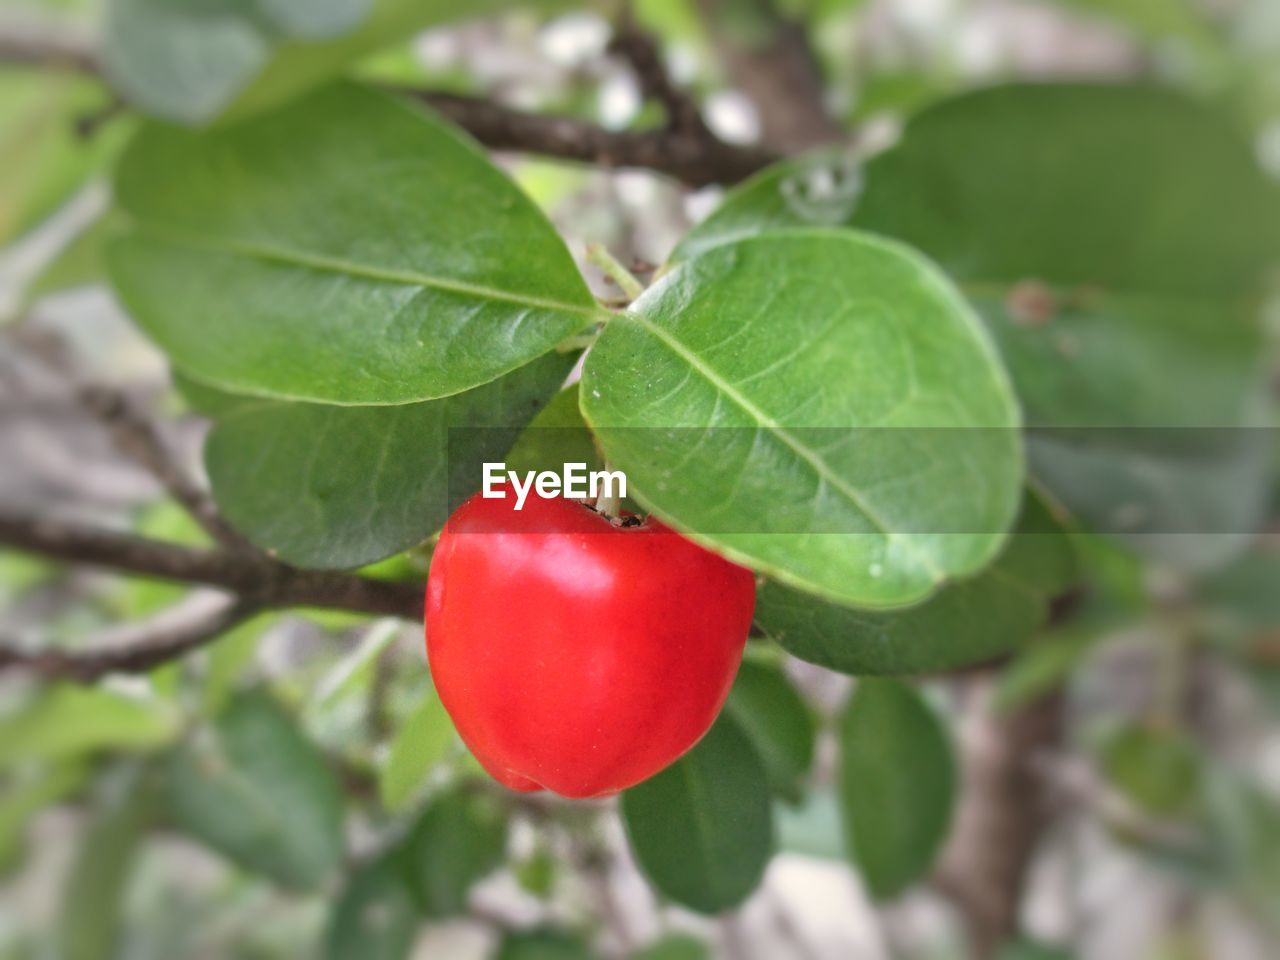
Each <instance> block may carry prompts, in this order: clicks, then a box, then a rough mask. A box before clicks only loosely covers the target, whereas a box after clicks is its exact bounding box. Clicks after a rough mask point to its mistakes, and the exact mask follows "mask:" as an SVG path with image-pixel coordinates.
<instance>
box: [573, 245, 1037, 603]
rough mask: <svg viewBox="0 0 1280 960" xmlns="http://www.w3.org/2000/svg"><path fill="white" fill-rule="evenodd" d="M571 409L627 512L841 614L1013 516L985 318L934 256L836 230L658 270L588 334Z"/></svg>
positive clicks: (1013, 452)
mask: <svg viewBox="0 0 1280 960" xmlns="http://www.w3.org/2000/svg"><path fill="white" fill-rule="evenodd" d="M815 384H817V385H820V388H815ZM582 411H583V414H584V416H585V417H586V419H587V422H588V423H589V424H590V426H591V427H592V429H593V430H594V431H595V433H596V437H597V438H598V439H599V441H600V443H601V446H602V447H603V449H604V452H605V454H606V456H607V457H608V459H609V461H610V462H611V463H612V464H613V465H614V466H615V467H617V468H619V469H622V470H624V471H626V474H627V478H628V492H629V493H630V494H631V495H632V496H633V497H634V498H635V499H637V500H638V501H640V502H641V503H643V504H645V505H646V506H648V507H650V508H652V509H653V510H654V511H656V512H657V513H658V514H659V515H660V516H661V517H662V518H663V519H664V520H668V521H670V522H672V523H673V524H674V525H675V526H677V527H679V528H680V529H681V530H682V531H685V532H686V533H688V534H689V535H690V536H691V537H693V538H694V539H696V540H698V541H699V542H701V543H705V544H707V545H708V546H710V547H712V548H713V549H715V550H718V551H720V552H722V553H724V554H726V555H727V556H729V557H730V558H731V559H734V560H736V561H738V562H740V563H744V564H746V565H748V566H752V567H754V568H755V569H758V570H760V571H762V572H764V573H766V574H768V575H770V576H772V577H774V578H776V579H778V580H780V581H782V582H784V583H787V584H788V585H790V586H792V587H795V588H797V589H800V590H805V591H809V592H812V593H816V594H819V595H820V596H824V597H826V598H827V599H831V600H835V601H838V602H845V603H852V604H859V605H864V606H873V607H874V606H878V607H884V606H894V605H901V604H905V603H910V602H912V601H915V600H919V599H921V598H922V597H924V596H926V595H927V594H929V593H930V592H931V591H932V590H933V589H934V588H935V587H937V586H938V585H939V584H941V583H942V582H944V581H945V580H947V579H949V578H952V577H957V576H963V575H965V574H968V573H972V572H974V571H976V570H978V569H980V568H981V567H982V566H984V565H985V564H986V563H987V562H989V561H990V559H991V558H992V556H993V555H994V554H995V553H996V551H997V550H998V549H999V547H1000V544H1001V543H1002V541H1003V539H1004V535H1005V532H1006V530H1007V529H1008V527H1009V525H1010V524H1011V522H1012V520H1013V518H1014V515H1015V513H1016V511H1017V504H1018V499H1019V496H1020V489H1019V488H1020V484H1021V480H1022V459H1021V447H1020V442H1021V441H1020V437H1019V434H1018V431H1017V430H1016V427H1017V424H1018V413H1017V410H1016V408H1015V406H1014V403H1013V398H1012V395H1011V393H1010V390H1009V386H1008V383H1007V381H1006V378H1005V375H1004V372H1003V370H1002V368H1001V366H1000V362H999V359H998V358H997V357H996V355H995V352H994V349H993V348H992V346H991V345H990V343H989V342H988V340H987V338H986V335H985V334H984V333H983V331H982V328H981V324H980V322H979V321H978V320H977V318H976V317H975V316H974V315H973V314H972V313H971V312H970V311H969V309H968V308H967V307H966V306H965V304H964V301H963V300H962V299H961V298H960V296H959V294H958V293H957V292H956V291H955V290H954V289H953V288H952V287H951V286H950V285H949V284H948V283H947V282H946V280H945V278H943V277H942V275H941V274H939V273H938V272H937V270H936V269H935V268H934V267H933V266H932V265H931V264H929V263H928V262H927V261H925V260H924V259H922V258H920V257H919V256H917V255H916V254H914V253H913V252H912V251H910V250H908V249H907V248H905V247H902V246H899V245H897V244H894V243H887V242H884V241H882V240H879V239H876V238H873V237H868V236H866V235H862V234H857V233H853V232H850V231H821V230H802V231H786V232H779V233H774V234H769V235H764V236H760V237H756V238H752V239H748V240H744V241H742V242H739V243H732V244H724V245H721V246H719V247H716V248H714V249H712V250H710V251H708V252H707V253H705V254H703V255H702V256H700V257H697V258H695V259H693V260H691V261H688V262H687V263H685V264H683V265H681V266H680V267H678V268H677V269H676V270H674V271H672V272H671V273H669V274H667V275H666V276H665V277H664V278H663V279H662V280H661V281H659V282H658V283H657V284H655V285H654V286H652V287H650V288H649V290H648V291H647V292H646V293H645V294H644V296H642V297H641V298H640V299H639V300H637V301H636V302H635V303H633V304H632V306H631V308H630V310H629V311H628V312H627V313H625V314H622V315H620V316H617V317H615V318H614V319H613V320H611V321H610V322H609V324H608V326H607V327H606V328H605V330H604V331H603V332H602V333H601V334H600V338H599V340H598V341H597V342H596V345H595V347H594V348H593V349H592V351H591V352H590V354H589V355H588V357H587V361H586V366H585V369H584V370H583V374H582Z"/></svg>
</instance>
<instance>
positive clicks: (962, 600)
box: [756, 496, 1076, 674]
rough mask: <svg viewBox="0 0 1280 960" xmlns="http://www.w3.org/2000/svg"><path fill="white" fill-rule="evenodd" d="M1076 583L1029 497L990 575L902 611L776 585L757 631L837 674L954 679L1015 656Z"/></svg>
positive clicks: (1064, 541)
mask: <svg viewBox="0 0 1280 960" xmlns="http://www.w3.org/2000/svg"><path fill="white" fill-rule="evenodd" d="M1075 576H1076V564H1075V562H1074V551H1073V550H1072V547H1071V542H1070V540H1069V539H1068V536H1067V534H1066V532H1065V531H1064V530H1062V528H1061V527H1059V526H1058V525H1057V524H1056V523H1055V522H1054V521H1053V519H1052V518H1051V517H1050V516H1049V514H1048V512H1047V511H1046V510H1045V508H1044V507H1043V505H1042V504H1041V503H1040V502H1039V500H1037V499H1036V498H1035V497H1033V496H1028V497H1027V498H1026V500H1025V501H1024V503H1023V509H1022V516H1021V517H1020V519H1019V521H1018V526H1017V529H1016V530H1015V532H1014V534H1013V536H1012V537H1010V539H1009V542H1008V544H1007V545H1006V546H1005V549H1004V552H1003V553H1001V554H1000V556H999V558H998V559H997V560H996V561H995V563H993V564H992V565H991V566H990V567H988V568H987V569H985V570H983V571H982V572H981V573H979V574H977V575H976V576H974V577H971V578H969V579H967V580H960V581H958V582H956V583H952V584H949V585H947V586H945V587H943V588H942V589H941V590H940V591H939V592H938V593H937V594H936V595H935V596H933V597H930V598H929V599H928V600H925V601H924V602H923V603H920V604H917V605H916V606H914V607H908V608H906V609H905V610H884V611H874V610H854V609H851V608H849V607H842V606H838V605H836V604H831V603H824V602H823V601H821V600H818V599H816V598H814V597H811V596H807V595H806V594H803V593H799V592H797V591H795V590H791V589H789V588H787V587H784V586H782V585H781V584H777V583H766V584H765V585H764V586H763V587H762V588H761V589H760V590H759V591H758V592H757V594H756V622H757V623H759V624H760V625H761V626H762V627H763V628H764V630H765V631H766V632H767V633H768V634H769V636H770V637H771V638H772V639H774V640H776V641H777V642H778V643H780V644H781V645H782V646H783V647H785V648H786V649H787V650H789V651H790V652H791V653H793V654H795V655H796V656H797V657H800V658H801V659H802V660H808V661H810V662H811V663H817V664H821V665H822V666H824V667H828V668H829V669H832V670H839V671H840V672H841V673H852V674H911V673H925V672H930V671H943V670H953V669H955V668H957V667H961V666H965V665H968V664H973V663H981V662H982V661H984V660H990V659H992V658H994V657H998V656H1001V655H1003V654H1006V653H1009V652H1010V651H1012V650H1015V649H1017V648H1018V647H1020V646H1021V645H1022V644H1024V643H1026V642H1027V641H1028V640H1030V639H1031V638H1032V637H1033V636H1034V635H1035V633H1036V631H1038V630H1039V629H1040V628H1041V627H1043V626H1044V624H1045V620H1046V618H1047V615H1048V605H1049V601H1050V600H1051V599H1052V598H1053V597H1054V596H1055V595H1056V594H1058V593H1061V592H1062V591H1064V590H1066V589H1067V588H1068V587H1070V586H1071V584H1072V581H1073V580H1074V578H1075Z"/></svg>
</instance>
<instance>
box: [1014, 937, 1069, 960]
mask: <svg viewBox="0 0 1280 960" xmlns="http://www.w3.org/2000/svg"><path fill="white" fill-rule="evenodd" d="M1074 956H1075V954H1074V953H1072V951H1071V950H1070V949H1069V948H1068V947H1059V946H1055V945H1054V944H1050V943H1040V942H1039V941H1036V940H1023V939H1019V940H1015V941H1013V942H1011V943H1007V944H1005V946H1004V947H1002V948H1001V950H1000V952H999V953H998V954H997V955H996V960H1073V957H1074Z"/></svg>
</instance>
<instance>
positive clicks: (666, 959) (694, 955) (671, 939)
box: [631, 933, 711, 960]
mask: <svg viewBox="0 0 1280 960" xmlns="http://www.w3.org/2000/svg"><path fill="white" fill-rule="evenodd" d="M710 956H711V953H710V951H709V950H708V949H707V945H706V944H705V943H703V942H702V941H701V940H699V939H698V938H697V937H691V936H689V935H688V934H682V933H673V934H670V935H668V936H665V937H663V938H662V939H661V940H657V941H655V942H653V943H651V944H649V945H648V946H647V947H645V948H643V949H642V950H640V951H639V952H638V953H636V954H635V955H634V956H633V957H632V958H631V960H707V958H708V957H710Z"/></svg>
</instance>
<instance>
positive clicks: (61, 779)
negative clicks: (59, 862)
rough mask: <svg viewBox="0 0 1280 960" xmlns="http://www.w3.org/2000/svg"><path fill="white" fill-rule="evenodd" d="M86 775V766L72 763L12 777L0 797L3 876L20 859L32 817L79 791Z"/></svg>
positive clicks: (0, 871) (0, 847) (0, 850)
mask: <svg viewBox="0 0 1280 960" xmlns="http://www.w3.org/2000/svg"><path fill="white" fill-rule="evenodd" d="M87 773H88V769H87V768H86V766H85V765H84V764H82V763H79V762H76V761H70V762H62V763H55V764H52V765H48V766H44V767H41V768H40V769H38V770H33V771H27V772H25V773H18V774H11V775H9V777H8V778H7V779H6V780H5V783H4V793H3V795H2V796H0V876H3V874H4V873H5V872H6V871H7V870H8V869H9V868H11V867H12V866H13V865H14V864H15V863H16V861H17V860H18V858H19V855H20V853H21V849H22V839H23V836H22V835H23V831H24V830H25V828H26V826H27V823H28V822H29V821H30V820H31V818H32V817H33V816H35V815H36V814H37V813H39V812H40V811H41V810H43V809H44V808H46V807H48V806H50V805H52V804H54V803H56V802H57V801H58V800H60V799H62V798H63V797H65V796H67V795H68V794H69V793H72V792H73V791H75V790H77V789H78V788H79V787H80V785H81V784H83V783H84V781H85V777H86V775H87Z"/></svg>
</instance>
